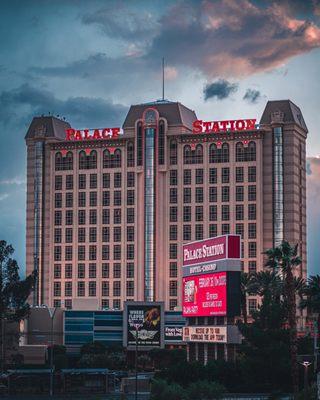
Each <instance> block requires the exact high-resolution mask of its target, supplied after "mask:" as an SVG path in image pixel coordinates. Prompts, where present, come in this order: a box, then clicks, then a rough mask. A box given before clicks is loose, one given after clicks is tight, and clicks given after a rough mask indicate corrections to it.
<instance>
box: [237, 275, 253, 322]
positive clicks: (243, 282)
mask: <svg viewBox="0 0 320 400" xmlns="http://www.w3.org/2000/svg"><path fill="white" fill-rule="evenodd" d="M240 289H241V290H240V292H241V297H240V304H241V314H242V317H243V322H244V323H245V324H247V323H248V312H247V296H248V295H250V294H252V275H251V274H248V273H247V272H241V279H240Z"/></svg>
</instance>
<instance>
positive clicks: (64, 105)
mask: <svg viewBox="0 0 320 400" xmlns="http://www.w3.org/2000/svg"><path fill="white" fill-rule="evenodd" d="M126 111H127V107H125V106H123V105H122V104H114V103H113V102H111V101H110V100H105V99H102V98H94V97H69V98H67V99H66V100H61V99H58V98H57V97H55V96H54V95H53V94H52V93H51V92H49V91H46V90H40V89H37V88H34V87H31V86H29V85H28V84H25V85H22V86H20V87H19V88H17V89H13V90H11V91H3V92H2V93H0V118H1V120H2V123H4V124H8V123H9V122H12V120H14V119H16V118H19V119H22V120H28V119H29V121H30V120H31V118H32V116H34V115H41V114H48V112H51V113H53V114H55V115H57V114H59V115H60V116H65V117H66V119H67V120H68V121H69V122H70V123H72V124H75V125H80V126H88V124H89V125H90V124H91V125H94V126H98V125H99V126H104V125H106V124H107V125H108V124H110V125H119V124H121V122H122V121H123V119H124V116H125V113H126Z"/></svg>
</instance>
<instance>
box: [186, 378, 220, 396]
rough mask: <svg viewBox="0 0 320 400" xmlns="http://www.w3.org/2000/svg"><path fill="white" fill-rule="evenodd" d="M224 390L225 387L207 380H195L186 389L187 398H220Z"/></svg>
mask: <svg viewBox="0 0 320 400" xmlns="http://www.w3.org/2000/svg"><path fill="white" fill-rule="evenodd" d="M225 392H226V389H225V387H223V386H222V385H220V384H219V383H216V382H209V381H197V382H194V383H191V384H190V385H189V386H188V388H187V390H186V393H187V398H188V399H190V400H194V399H198V400H213V399H221V397H222V395H223V393H225Z"/></svg>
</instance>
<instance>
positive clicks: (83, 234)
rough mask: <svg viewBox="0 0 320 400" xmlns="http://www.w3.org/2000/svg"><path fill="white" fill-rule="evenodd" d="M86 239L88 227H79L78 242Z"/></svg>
mask: <svg viewBox="0 0 320 400" xmlns="http://www.w3.org/2000/svg"><path fill="white" fill-rule="evenodd" d="M85 241H86V228H78V242H80V243H84V242H85Z"/></svg>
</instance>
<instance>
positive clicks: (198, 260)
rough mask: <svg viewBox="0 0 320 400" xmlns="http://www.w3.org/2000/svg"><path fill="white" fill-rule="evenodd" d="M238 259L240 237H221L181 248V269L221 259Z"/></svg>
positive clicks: (192, 243) (188, 244)
mask: <svg viewBox="0 0 320 400" xmlns="http://www.w3.org/2000/svg"><path fill="white" fill-rule="evenodd" d="M226 258H228V259H232V258H234V259H240V235H223V236H217V237H214V238H209V239H205V240H200V241H197V242H191V243H187V244H185V245H184V246H183V267H186V266H190V265H197V264H206V263H210V262H213V261H218V260H223V259H226Z"/></svg>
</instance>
